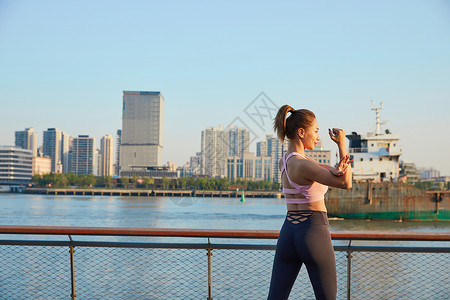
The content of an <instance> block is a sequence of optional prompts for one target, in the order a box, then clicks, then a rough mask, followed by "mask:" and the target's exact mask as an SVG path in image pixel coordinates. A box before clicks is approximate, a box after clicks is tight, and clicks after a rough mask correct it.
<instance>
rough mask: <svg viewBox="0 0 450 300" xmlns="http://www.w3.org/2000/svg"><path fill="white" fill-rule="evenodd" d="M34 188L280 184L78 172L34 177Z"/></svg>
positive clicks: (257, 187) (263, 187)
mask: <svg viewBox="0 0 450 300" xmlns="http://www.w3.org/2000/svg"><path fill="white" fill-rule="evenodd" d="M32 183H33V186H36V187H50V188H67V187H78V188H105V187H106V188H125V189H130V188H131V189H139V188H145V189H180V190H194V189H195V190H219V191H227V190H236V189H239V190H247V191H278V190H279V189H280V184H279V183H277V182H273V181H269V180H264V181H262V180H260V181H254V180H249V179H247V178H236V179H233V180H230V179H228V178H209V177H180V178H176V179H175V178H168V177H166V176H164V177H163V178H152V177H139V176H137V175H133V176H132V177H118V178H117V177H112V176H94V175H92V174H89V175H77V174H74V173H49V174H44V175H34V176H33V179H32Z"/></svg>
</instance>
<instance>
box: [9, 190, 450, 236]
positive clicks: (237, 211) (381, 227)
mask: <svg viewBox="0 0 450 300" xmlns="http://www.w3.org/2000/svg"><path fill="white" fill-rule="evenodd" d="M285 214H286V206H285V204H284V200H283V199H273V198H262V199H261V198H253V199H252V198H247V199H246V201H245V203H242V202H240V200H239V199H237V198H180V197H173V198H170V197H119V196H47V195H29V194H0V224H1V225H41V226H91V227H144V228H153V227H158V228H199V229H261V230H266V229H267V230H278V229H280V227H281V225H282V223H283V220H284V216H285ZM330 230H331V231H344V230H352V231H420V232H448V231H450V222H399V221H378V220H377V221H367V220H333V219H331V220H330Z"/></svg>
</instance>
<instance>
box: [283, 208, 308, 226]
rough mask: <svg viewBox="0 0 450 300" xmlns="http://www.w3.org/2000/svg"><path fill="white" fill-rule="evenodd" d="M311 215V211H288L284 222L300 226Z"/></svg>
mask: <svg viewBox="0 0 450 300" xmlns="http://www.w3.org/2000/svg"><path fill="white" fill-rule="evenodd" d="M312 215H313V212H312V211H307V210H299V211H288V212H287V215H286V220H288V221H289V222H291V223H292V224H300V223H302V222H305V221H307V220H308V219H309V218H310V217H311V216H312Z"/></svg>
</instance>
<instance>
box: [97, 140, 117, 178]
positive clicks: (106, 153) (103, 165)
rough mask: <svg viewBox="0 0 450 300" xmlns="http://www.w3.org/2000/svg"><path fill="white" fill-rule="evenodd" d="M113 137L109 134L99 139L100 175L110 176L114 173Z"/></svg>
mask: <svg viewBox="0 0 450 300" xmlns="http://www.w3.org/2000/svg"><path fill="white" fill-rule="evenodd" d="M113 145H114V142H113V138H112V136H111V135H110V134H108V135H106V136H104V137H102V139H101V140H100V151H99V154H100V155H99V162H98V165H99V171H100V172H99V174H98V175H101V176H112V175H114V170H113V153H114V152H113V148H114V146H113Z"/></svg>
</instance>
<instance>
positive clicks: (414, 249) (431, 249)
mask: <svg viewBox="0 0 450 300" xmlns="http://www.w3.org/2000/svg"><path fill="white" fill-rule="evenodd" d="M0 245H8V246H58V247H61V246H62V247H64V246H66V247H68V246H70V245H72V246H75V247H99V248H155V249H205V250H206V249H208V248H209V249H215V250H275V249H276V245H258V244H211V243H210V244H196V243H128V242H95V241H73V242H70V241H38V240H34V241H33V240H0ZM334 250H335V251H354V252H406V253H407V252H410V253H450V248H448V247H447V248H446V247H408V246H402V247H398V246H334Z"/></svg>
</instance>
